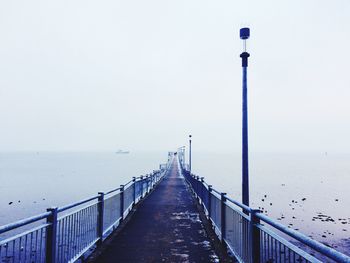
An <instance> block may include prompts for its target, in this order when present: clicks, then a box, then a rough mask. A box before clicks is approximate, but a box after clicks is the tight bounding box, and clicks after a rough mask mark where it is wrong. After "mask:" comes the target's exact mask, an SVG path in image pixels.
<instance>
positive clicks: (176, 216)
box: [91, 160, 219, 263]
mask: <svg viewBox="0 0 350 263" xmlns="http://www.w3.org/2000/svg"><path fill="white" fill-rule="evenodd" d="M116 259H117V260H118V262H216V261H218V260H219V258H218V257H217V256H216V254H215V251H214V248H213V246H212V244H211V242H210V239H209V237H208V235H207V234H206V230H205V229H204V226H203V223H202V221H201V220H200V217H199V213H198V209H197V206H196V202H195V199H194V198H193V196H192V194H191V192H190V190H189V188H188V186H187V184H186V181H185V179H184V177H183V176H181V173H180V170H179V167H178V163H177V162H176V161H175V160H174V162H173V163H172V165H171V167H170V169H169V171H168V172H167V174H166V175H165V176H164V179H163V180H162V181H161V182H160V183H159V185H158V186H157V188H156V189H155V190H154V191H153V192H152V193H151V194H150V195H149V196H148V197H147V199H146V200H144V201H143V202H142V204H141V205H140V207H139V208H138V209H137V210H136V212H135V214H133V215H132V217H131V219H130V221H129V222H128V223H127V224H126V226H125V227H124V228H123V229H122V230H121V232H120V233H119V234H118V235H117V236H116V237H115V238H114V239H113V240H111V242H109V244H108V245H107V248H106V249H105V250H103V253H102V254H101V255H99V256H98V257H97V258H96V259H95V260H92V261H91V262H100V263H108V262H116Z"/></svg>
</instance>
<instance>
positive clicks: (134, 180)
mask: <svg viewBox="0 0 350 263" xmlns="http://www.w3.org/2000/svg"><path fill="white" fill-rule="evenodd" d="M132 183H133V187H134V204H133V205H136V177H133V178H132Z"/></svg>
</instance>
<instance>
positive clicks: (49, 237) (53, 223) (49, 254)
mask: <svg viewBox="0 0 350 263" xmlns="http://www.w3.org/2000/svg"><path fill="white" fill-rule="evenodd" d="M47 211H48V212H51V214H50V215H49V216H48V218H47V219H46V222H47V223H48V224H50V225H49V227H48V229H47V233H46V262H50V263H56V242H57V207H53V208H48V209H47Z"/></svg>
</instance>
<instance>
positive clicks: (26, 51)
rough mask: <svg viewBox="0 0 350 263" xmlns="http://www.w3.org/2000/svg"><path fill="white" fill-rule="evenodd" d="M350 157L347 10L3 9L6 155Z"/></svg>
mask: <svg viewBox="0 0 350 263" xmlns="http://www.w3.org/2000/svg"><path fill="white" fill-rule="evenodd" d="M242 26H249V27H251V35H252V36H251V39H250V40H249V44H248V49H249V52H250V53H251V58H250V64H249V108H250V111H249V118H250V119H249V121H250V131H249V133H250V150H251V151H260V152H262V151H302V152H304V151H328V152H335V151H341V152H350V139H349V136H350V71H349V70H350V1H348V0H342V1H341V0H334V1H329V0H328V1H325V0H318V1H316V0H314V1H311V0H297V1H295V0H294V1H277V0H276V1H261V0H260V1H234V0H229V1H228V0H212V1H203V0H176V1H175V0H171V1H169V0H148V1H145V0H132V1H118V0H113V1H112V0H99V1H97V0H95V1H88V0H79V1H75V0H69V1H63V0H61V1H47V0H43V1H35V0H31V1H27V0H21V1H6V0H1V1H0V121H1V124H0V150H2V151H7V150H38V151H41V150H56V151H57V150H112V151H113V150H117V149H119V148H123V149H130V150H135V151H136V150H164V151H167V150H171V149H174V148H176V147H178V146H181V145H184V144H185V143H187V136H188V134H189V133H192V134H193V137H194V138H193V139H194V147H195V149H197V150H213V151H214V150H215V151H234V152H239V151H240V149H241V139H240V138H241V61H240V58H239V54H240V52H241V50H242V43H241V40H240V39H239V34H238V31H239V28H240V27H242Z"/></svg>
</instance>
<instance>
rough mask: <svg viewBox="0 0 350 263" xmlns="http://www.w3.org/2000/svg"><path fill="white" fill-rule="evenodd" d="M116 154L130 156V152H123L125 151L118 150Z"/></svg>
mask: <svg viewBox="0 0 350 263" xmlns="http://www.w3.org/2000/svg"><path fill="white" fill-rule="evenodd" d="M115 153H116V154H128V153H130V152H129V151H123V150H118V151H117V152H115Z"/></svg>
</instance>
